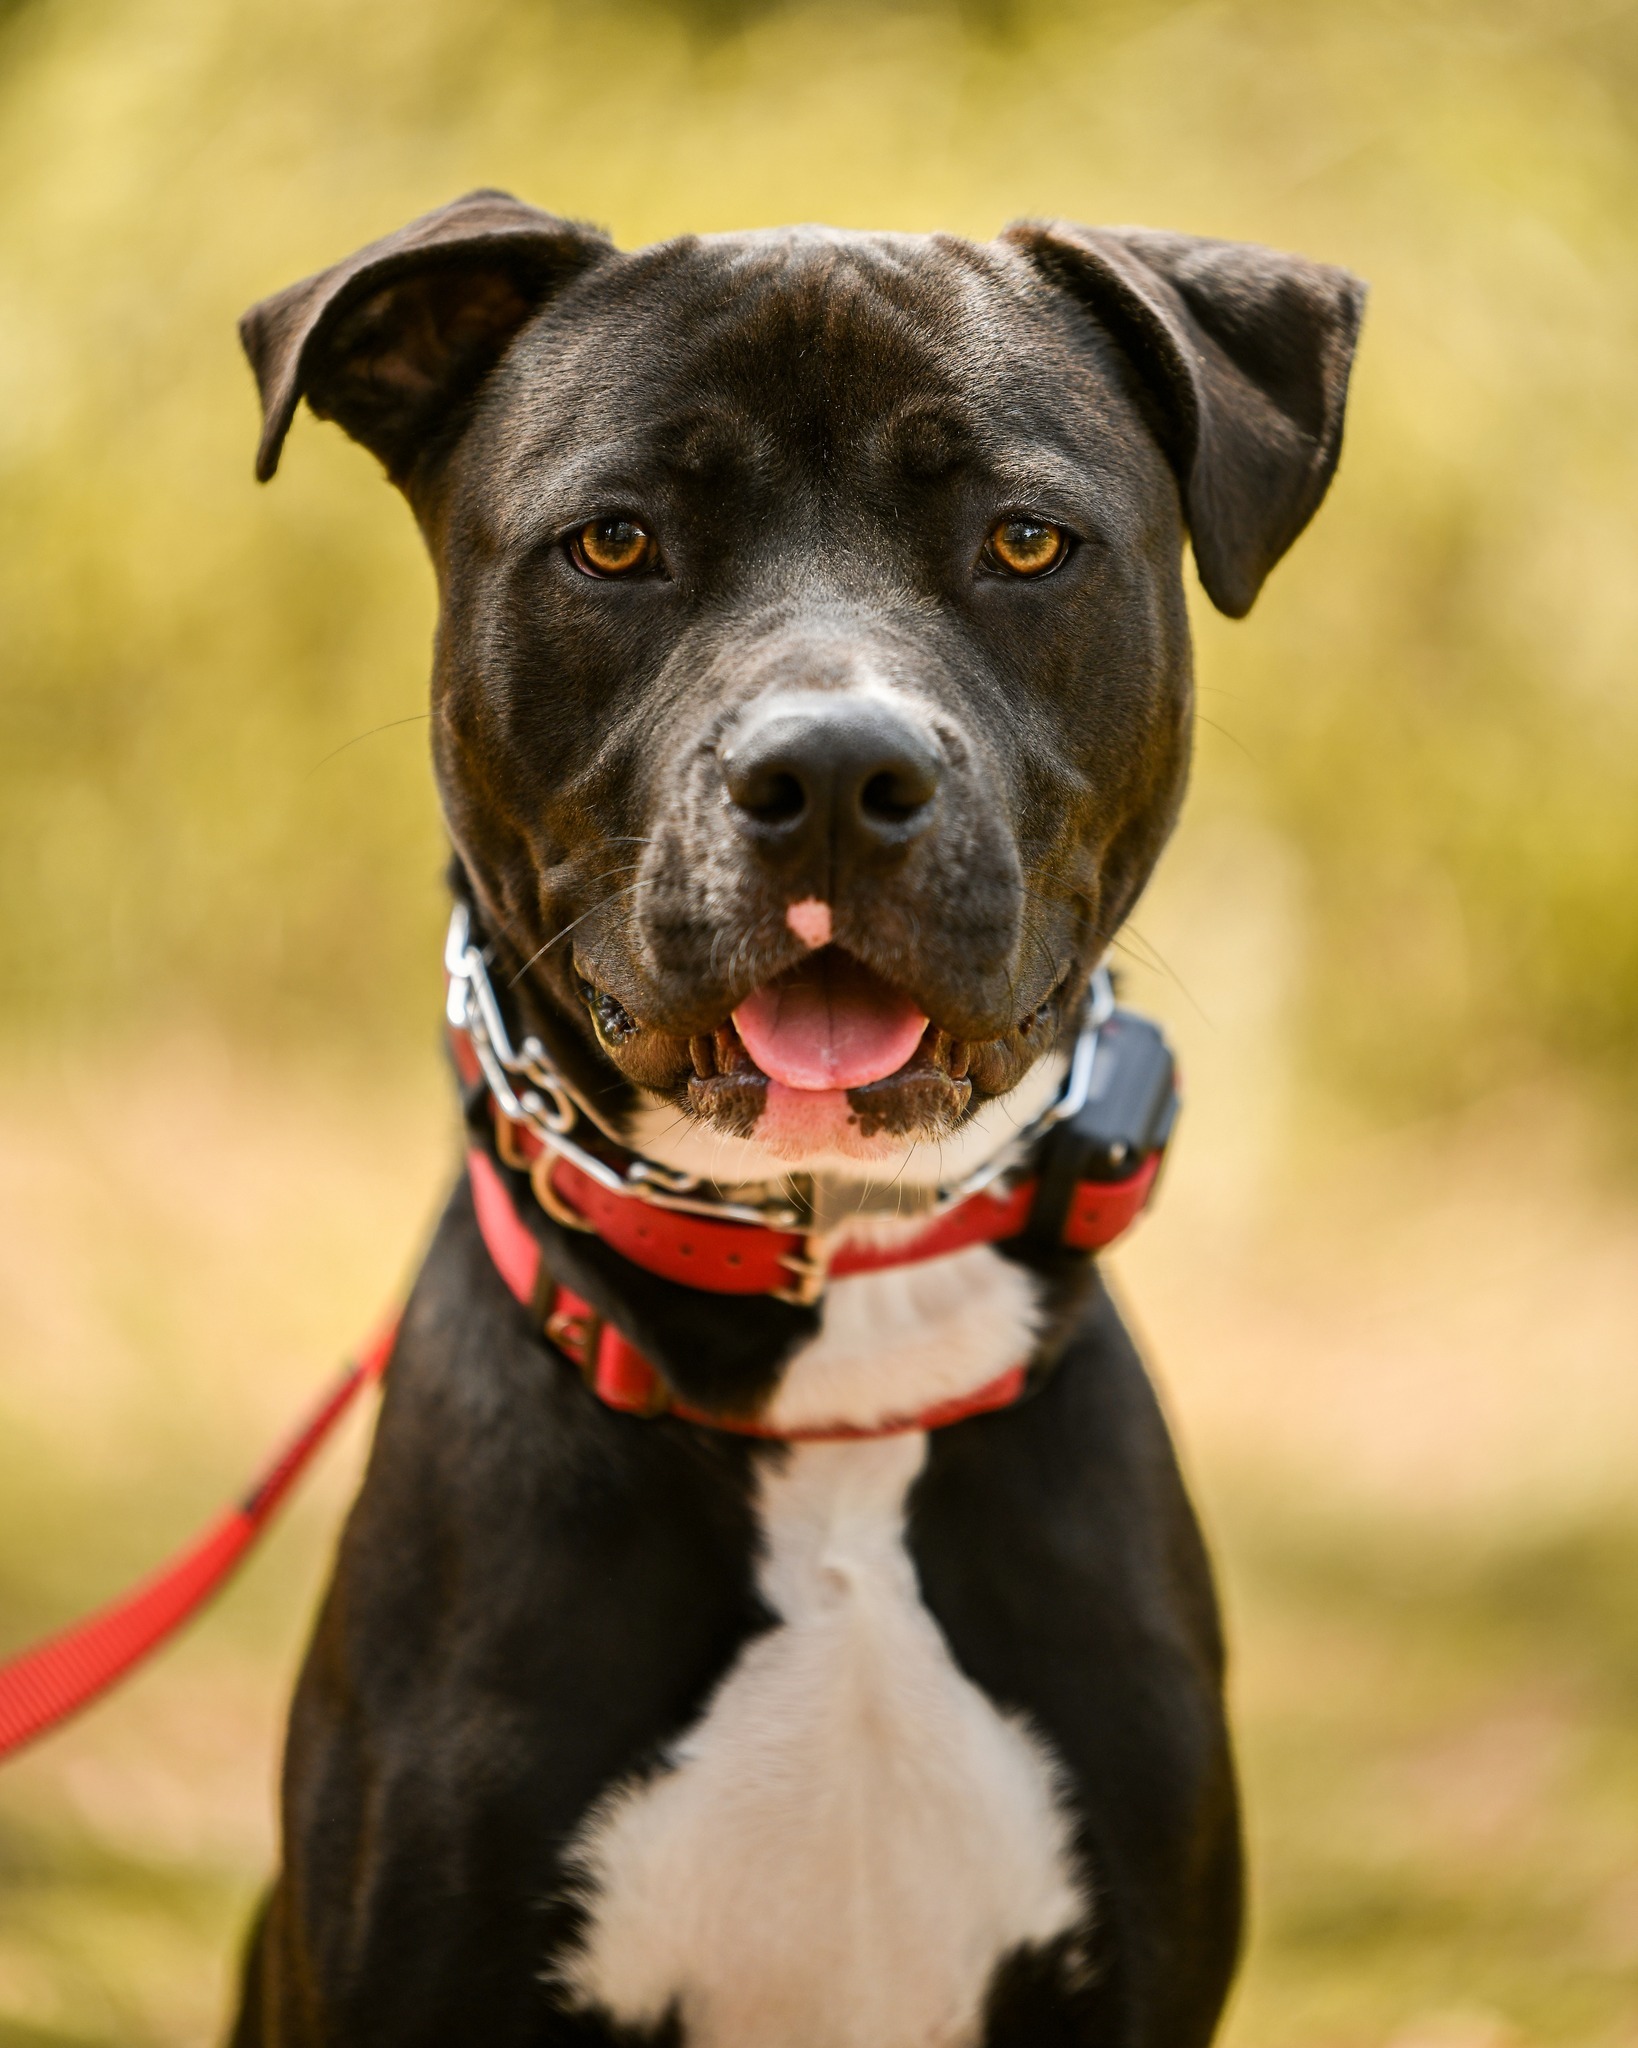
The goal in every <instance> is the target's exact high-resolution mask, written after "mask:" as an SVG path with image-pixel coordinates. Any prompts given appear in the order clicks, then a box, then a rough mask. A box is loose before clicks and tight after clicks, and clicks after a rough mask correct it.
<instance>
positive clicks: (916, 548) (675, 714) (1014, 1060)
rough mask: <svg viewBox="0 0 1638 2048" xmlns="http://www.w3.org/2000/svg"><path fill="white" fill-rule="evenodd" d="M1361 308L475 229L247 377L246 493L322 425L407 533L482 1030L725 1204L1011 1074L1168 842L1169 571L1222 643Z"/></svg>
mask: <svg viewBox="0 0 1638 2048" xmlns="http://www.w3.org/2000/svg"><path fill="white" fill-rule="evenodd" d="M1362 297H1363V292H1362V288H1361V287H1360V285H1359V284H1358V283H1357V281H1356V280H1355V279H1353V278H1352V277H1350V276H1348V275H1347V274H1346V273H1345V272H1342V271H1339V270H1335V269H1330V268H1327V267H1325V266H1323V265H1319V264H1313V263H1308V262H1304V261H1301V260H1300V259H1297V258H1292V257H1286V256H1279V255H1275V254H1272V253H1271V252H1269V251H1267V250H1264V249H1259V248H1253V247H1249V246H1243V245H1237V244H1231V243H1224V242H1214V241H1202V240H1197V239H1193V238H1190V237H1186V236H1177V235H1160V234H1150V233H1145V232H1139V231H1134V230H1128V229H1118V230H1116V229H1092V228H1080V227H1072V226H1066V225H1062V224H1057V223H1026V224H1024V225H1021V226H1017V227H1014V228H1011V229H1009V230H1008V231H1007V233H1006V234H1005V235H1003V236H1002V237H1001V239H1000V240H999V241H997V242H993V243H990V244H987V245H984V246H979V245H975V244H973V243H969V242H964V241H960V240H957V239H955V238H954V237H950V236H943V235H933V236H899V235H862V234H838V233H832V232H830V231H828V230H824V229H816V228H801V229H793V230H789V231H782V232H778V233H770V234H744V235H732V236H723V237H709V238H704V239H696V238H686V239H683V240H681V241H676V242H669V243H665V244H662V245H661V246H659V247H656V248H652V249H647V250H643V251H640V252H638V253H637V254H635V255H625V254H622V253H620V252H618V251H617V250H615V249H614V248H613V247H612V246H611V244H610V243H609V242H608V241H607V239H606V238H605V237H604V236H602V235H601V234H599V233H597V232H596V231H595V230H593V229H591V228H587V227H584V226H581V225H578V224H576V223H574V222H570V221H565V220H559V219H556V218H554V217H552V216H550V215H547V214H542V213H538V212H536V211H535V210H534V209H533V208H530V207H526V206H523V205H521V204H519V203H518V202H517V201H515V200H513V199H510V198H508V197H506V196H505V195H504V194H501V193H493V192H483V193H474V194H472V195H470V196H469V197H468V198H466V199H463V200H459V201H457V202H456V203H455V204H454V205H452V206H449V207H446V208H445V209H443V210H442V211H441V212H439V213H436V214H432V215H429V216H428V217H427V218H425V219H423V220H420V221H417V222H415V223H413V224H412V225H411V226H410V227H407V228H405V229H403V230H402V231H401V232H400V233H398V234H396V235H393V236H390V237H388V238H387V239H386V240H385V241H382V242H378V243H375V244H373V245H372V246H370V247H369V248H367V249H364V250H362V251H360V252H359V253H358V254H357V255H356V256H354V257H352V258H350V259H349V260H348V261H347V262H345V263H342V264H340V265H338V266H337V267H336V268H334V269H332V270H329V271H326V272H324V273H323V274H322V275H320V276H317V277H314V278H311V279H309V280H307V281H306V282H304V283H301V284H298V285H295V286H292V287H291V288H290V289H289V290H288V291H286V292H283V293H281V294H280V295H279V296H278V297H276V298H273V299H269V300H267V301H265V302H264V303H263V304H261V305H260V306H257V307H256V308H254V309H253V310H252V312H251V313H249V314H248V315H247V316H246V319H245V322H244V326H243V333H244V339H245V344H246V347H247V349H248V351H249V353H250V357H251V360H252V362H253V364H254V366H255V370H256V375H257V379H258V381H259V384H260V386H261V391H262V397H263V402H264V406H265V412H266V430H265V433H264V436H263V441H262V447H261V454H260V460H259V465H258V467H259V474H260V475H262V476H263V477H267V476H270V475H271V474H272V471H273V469H274V467H275V465H276V463H277V461H278V457H279V451H280V447H281V445H282V443H283V440H284V436H285V433H286V431H287V429H288V427H289V424H290V420H291V417H292V415H293V413H294V411H295V408H296V406H297V404H298V402H299V400H300V399H301V398H302V397H303V396H304V395H305V397H306V398H307V400H308V402H309V404H310V405H311V406H312V408H313V410H314V411H315V412H317V413H319V414H320V415H321V416H323V417H326V418H332V419H335V420H337V421H338V422H339V423H340V424H341V425H342V426H343V427H344V428H345V429H346V430H347V432H348V433H350V434H351V435H353V436H354V437H355V438H356V439H357V440H359V441H362V442H363V443H364V444H365V445H366V446H367V447H369V448H371V449H373V450H374V452H375V453H376V454H377V455H378V456H379V457H380V458H381V459H382V461H383V462H384V463H385V464H386V466H387V470H388V472H389V474H390V475H391V477H392V479H393V481H394V482H395V483H397V484H398V485H399V486H400V487H401V489H402V490H403V491H404V493H405V495H406V496H407V497H408V499H409V501H410V503H411V505H412V506H413V507H414V510H415V513H416V516H417V518H418V519H419V521H420V524H421V527H422V530H423V532H424V534H425V536H426V539H427V543H428V546H429V548H430V549H431V552H432V556H433V560H434V563H435V565H436V568H437V574H438V580H439V589H440V593H441V615H440V620H439V626H438V637H437V654H436V664H435V670H434V680H433V700H434V701H433V732H434V755H435V760H436V765H437V773H438V780H439V786H440V789H441V792H442V797H443V804H444V811H445V815H446V817H447V819H448V823H449V828H450V831H451V834H452V836H453V838H454V842H455V847H456V850H457V854H458V857H459V865H460V869H461V870H462V872H463V873H464V877H465V886H466V887H467V888H468V889H469V890H470V891H471V894H472V896H473V899H474V902H475V906H476V909H477V911H478V915H479V917H480V920H481V922H482V924H483V926H484V928H485V930H486V932H487V933H488V934H489V935H490V936H491V938H492V939H493V941H494V945H495V948H496V952H497V957H498V963H499V966H500V968H501V970H502V980H503V983H504V982H506V981H510V982H512V983H513V984H514V987H515V998H514V999H515V1000H516V1001H518V1002H519V1003H520V1004H522V1005H523V1006H524V1008H525V1009H526V1010H527V1011H528V1015H529V1022H530V1023H531V1024H532V1025H533V1026H534V1027H535V1028H536V1029H538V1030H539V1031H540V1032H541V1033H542V1035H543V1036H544V1037H546V1039H547V1041H548V1043H550V1044H551V1045H552V1046H553V1047H554V1049H555V1050H556V1052H557V1053H558V1055H559V1057H560V1058H561V1059H562V1060H563V1061H564V1063H565V1066H566V1067H567V1069H568V1071H569V1072H570V1073H571V1074H572V1075H573V1077H574V1078H575V1079H576V1080H577V1081H578V1083H579V1085H580V1086H581V1088H582V1089H585V1090H588V1091H590V1092H591V1093H592V1094H593V1095H594V1096H595V1097H597V1098H598V1100H599V1102H600V1105H601V1108H602V1110H603V1112H604V1113H605V1114H606V1115H611V1116H614V1117H617V1118H618V1117H624V1118H625V1119H626V1124H625V1128H626V1129H627V1130H628V1131H629V1132H633V1133H640V1131H641V1130H642V1128H643V1126H644V1125H645V1124H646V1126H647V1128H648V1130H649V1131H650V1132H652V1130H653V1128H654V1121H653V1119H652V1117H650V1118H647V1119H645V1118H643V1117H642V1116H641V1110H642V1107H643V1106H644V1105H646V1106H647V1107H648V1109H649V1110H650V1111H652V1110H654V1109H655V1107H656V1105H663V1106H665V1107H666V1109H667V1114H668V1116H669V1118H670V1119H671V1120H673V1121H674V1120H675V1117H676V1112H678V1111H681V1112H683V1113H684V1116H685V1118H692V1119H696V1120H699V1121H700V1122H701V1123H703V1124H704V1125H705V1126H707V1127H710V1128H714V1131H715V1132H716V1133H717V1134H719V1135H720V1136H723V1137H725V1138H726V1140H727V1143H726V1145H725V1146H718V1147H717V1148H716V1154H717V1157H718V1159H719V1161H721V1160H723V1159H724V1158H725V1159H726V1163H727V1165H728V1167H729V1169H730V1170H731V1169H732V1168H733V1167H734V1166H736V1165H738V1166H740V1167H741V1168H742V1169H745V1171H744V1172H742V1174H741V1177H751V1174H750V1170H751V1169H754V1168H755V1167H756V1166H757V1165H758V1164H761V1165H762V1166H763V1167H764V1170H765V1167H766V1161H767V1159H768V1157H769V1156H770V1155H772V1156H774V1157H776V1158H778V1159H781V1160H784V1161H786V1162H791V1163H794V1162H802V1163H813V1162H815V1161H819V1160H823V1159H826V1158H829V1159H832V1160H834V1159H835V1158H836V1157H837V1156H838V1155H847V1156H851V1157H855V1158H866V1159H870V1158H875V1159H880V1158H883V1157H891V1158H892V1159H894V1160H895V1161H902V1160H903V1158H904V1156H905V1153H906V1150H907V1148H909V1149H913V1148H915V1146H916V1145H917V1143H918V1141H922V1140H938V1141H940V1142H941V1143H943V1141H946V1140H949V1139H951V1138H952V1137H953V1136H954V1135H955V1134H957V1133H958V1132H959V1131H960V1130H961V1129H962V1128H963V1127H964V1126H966V1125H970V1124H971V1122H972V1120H973V1119H974V1118H975V1117H978V1116H979V1115H980V1113H981V1111H982V1108H983V1106H984V1105H985V1104H987V1103H993V1102H995V1101H996V1100H997V1099H998V1098H1001V1097H1004V1096H1007V1095H1009V1094H1010V1093H1011V1091H1013V1090H1015V1089H1016V1088H1018V1087H1019V1084H1020V1082H1021V1081H1022V1080H1023V1078H1024V1076H1025V1075H1026V1073H1029V1072H1030V1071H1031V1070H1032V1069H1034V1070H1036V1071H1037V1072H1039V1071H1041V1063H1042V1060H1043V1055H1045V1054H1046V1053H1047V1052H1048V1051H1049V1050H1050V1049H1051V1048H1052V1047H1053V1046H1054V1045H1055V1044H1056V1043H1058V1042H1059V1040H1060V1038H1061V1036H1062V1034H1063V1032H1064V1030H1065V1028H1066V1026H1068V1025H1070V1024H1072V1023H1073V1021H1074V1019H1075V1017H1076V1016H1077V1014H1078V1010H1079V1006H1080V1004H1081V1001H1082V998H1083V995H1084V992H1085V989H1086V984H1087V980H1088V977H1089V975H1090V974H1091V972H1092V971H1093V969H1094V967H1095V966H1096V964H1097V962H1098V960H1099V958H1100V956H1101V955H1102V953H1103V952H1104V949H1105V948H1106V946H1107V945H1108V943H1109V940H1110V938H1111V937H1112V936H1113V934H1114V933H1115V931H1116V929H1117V928H1118V926H1119V925H1120V923H1121V920H1122V919H1123V918H1124V917H1125V915H1126V913H1127V912H1128V910H1129V909H1130V908H1131V906H1132V904H1133V902H1134V901H1135V899H1136V897H1137V895H1138V893H1139V891H1140V890H1141V889H1142V887H1143V884H1144V882H1145V880H1146V879H1147V877H1148V875H1149V872H1150V870H1151V868H1152V866H1153V864H1154V861H1155V858H1156V856H1157V854H1158V853H1159V851H1160V848H1161V846H1162V844H1163V843H1164V841H1165V838H1166V836H1167V833H1168V832H1169V830H1170V828H1171V825H1172V821H1173V819H1174V817H1175V815H1176V811H1177V806H1178V802H1179V798H1180V796H1181V792H1182V787H1183V783H1184V779H1185V775H1186V771H1187V763H1188V753H1189V726H1190V714H1191V685H1190V657H1189V640H1188V627H1187V619H1186V613H1185V608H1184V599H1183V585H1182V548H1183V540H1184V536H1185V532H1186V533H1187V534H1188V536H1189V537H1190V539H1191V540H1192V543H1193V548H1194V554H1195V560H1196V563H1197V565H1198V567H1199V571H1200V575H1201V579H1202V581H1203V582H1204V584H1205V587H1206V589H1207V591H1208V592H1209V594H1210V596H1211V597H1212V599H1213V600H1214V601H1215V602H1216V603H1217V604H1218V605H1219V606H1220V607H1221V608H1222V609H1223V610H1224V611H1227V612H1230V613H1232V614H1234V615H1235V616H1239V615H1240V614H1242V613H1244V612H1245V611H1246V610H1247V609H1248V607H1249V606H1250V604H1251V602H1252V599H1253V598H1254V597H1255V595H1256V593H1257V590H1258V588H1259V587H1260V585H1261V583H1262V581H1263V579H1264V577H1265V576H1266V575H1267V574H1268V571H1269V570H1270V568H1271V567H1272V566H1273V564H1274V563H1275V562H1276V561H1277V560H1278V559H1279V557H1280V555H1281V554H1282V553H1283V552H1284V551H1285V549H1286V548H1287V547H1289V546H1290V544H1291V542H1292V541H1293V540H1294V539H1295V538H1296V536H1297V535H1298V533H1299V532H1301V530H1302V528H1303V526H1304V525H1305V524H1306V523H1307V521H1308V519H1309V518H1310V516H1311V515H1312V513H1313V512H1314V510H1315V508H1316V506H1317V505H1318V503H1319V501H1320V499H1321V497H1322V496H1323V494H1324V492H1325V489H1326V486H1327V484H1328V483H1329V481H1330V477H1331V473H1332V471H1333V469H1334V467H1335V465H1336V460H1337V453H1338V448H1339V444H1340V438H1341V429H1342V412H1343V401H1344V395H1345V391H1346V386H1347V379H1348V369H1349V363H1350V358H1351V355H1352V350H1353V343H1354V337H1355V333H1356V330H1357V326H1358V321H1359V314H1360V308H1361V302H1362ZM735 1141H738V1142H735ZM650 1142H652V1139H651V1140H650ZM946 1150H948V1148H947V1147H946Z"/></svg>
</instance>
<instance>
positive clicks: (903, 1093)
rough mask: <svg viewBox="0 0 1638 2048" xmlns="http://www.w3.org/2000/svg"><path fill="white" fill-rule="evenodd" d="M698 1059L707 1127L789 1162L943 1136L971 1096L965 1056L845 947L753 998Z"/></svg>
mask: <svg viewBox="0 0 1638 2048" xmlns="http://www.w3.org/2000/svg"><path fill="white" fill-rule="evenodd" d="M688 1056H689V1062H690V1066H691V1069H692V1071H691V1072H690V1073H689V1074H688V1076H687V1081H686V1094H687V1100H688V1105H689V1107H690V1109H692V1110H693V1111H694V1113H695V1114H696V1115H697V1116H700V1117H702V1118H704V1119H705V1120H706V1121H708V1122H709V1123H711V1124H714V1125H715V1126H716V1127H717V1128H718V1129H720V1130H724V1131H727V1132H730V1133H732V1134H733V1135H735V1136H738V1137H750V1136H752V1135H753V1134H754V1135H755V1137H756V1138H757V1140H758V1141H759V1142H760V1143H761V1144H763V1145H766V1146H768V1147H769V1148H770V1149H772V1150H774V1151H775V1152H780V1153H785V1154H789V1155H791V1156H795V1155H797V1154H798V1153H806V1152H810V1151H814V1150H827V1149H828V1150H841V1151H844V1152H852V1151H857V1150H858V1149H859V1148H860V1146H861V1145H864V1146H869V1145H870V1144H872V1143H879V1142H880V1141H881V1140H883V1139H894V1138H897V1139H905V1138H918V1137H931V1136H934V1135H936V1134H938V1133H941V1132H945V1131H948V1130H949V1129H950V1128H951V1127H952V1126H953V1125H954V1123H955V1122H956V1121H957V1119H958V1118H959V1117H960V1115H961V1113H962V1111H963V1110H964V1109H965V1108H966V1106H967V1103H968V1100H969V1098H970V1096H971V1094H972V1082H971V1080H970V1079H969V1076H968V1068H969V1065H970V1061H971V1054H970V1050H969V1048H968V1047H967V1046H966V1044H964V1043H963V1042H962V1041H961V1040H959V1039H955V1038H953V1037H952V1036H951V1035H950V1033H949V1032H948V1031H945V1030H942V1029H941V1028H940V1027H939V1026H938V1025H936V1024H935V1023H933V1022H932V1021H931V1020H930V1019H929V1018H928V1017H927V1016H926V1015H925V1014H924V1013H923V1011H922V1010H921V1009H920V1007H919V1006H918V1005H917V1003H916V1001H915V999H914V998H913V997H912V996H910V995H909V994H908V993H907V992H906V991H905V990H903V989H902V988H898V987H895V986H894V984H893V983H891V982H889V981H886V980H884V979H883V978H882V976H880V975H879V974H877V973H875V972H874V971H873V970H872V969H871V968H869V967H867V966H866V965H865V964H864V962H863V961H862V960H859V959H856V958H855V957H854V956H853V955H852V954H850V953H847V952H845V951H844V950H843V949H842V948H841V947H839V946H823V947H821V948H820V949H819V950H818V951H816V952H814V953H811V954H809V955H808V956H807V957H806V958H805V959H803V960H800V961H798V962H797V964H796V965H795V966H794V967H791V968H789V969H788V970H787V971H786V972H785V973H783V974H780V975H778V976H776V977H775V979H773V980H772V981H768V982H765V983H763V984H762V985H761V986H760V987H759V988H756V989H753V990H752V991H751V993H750V994H749V995H748V996H746V997H744V999H743V1000H742V1001H741V1002H740V1003H739V1004H738V1005H737V1007H736V1008H735V1009H734V1011H733V1013H732V1014H731V1015H730V1016H729V1017H728V1018H726V1019H725V1020H724V1021H723V1022H722V1023H721V1024H720V1025H718V1026H717V1028H716V1029H715V1030H714V1031H709V1032H699V1033H696V1034H694V1035H693V1036H692V1037H690V1038H689V1040H688Z"/></svg>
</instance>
